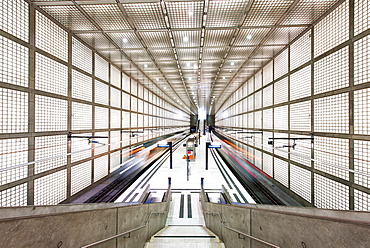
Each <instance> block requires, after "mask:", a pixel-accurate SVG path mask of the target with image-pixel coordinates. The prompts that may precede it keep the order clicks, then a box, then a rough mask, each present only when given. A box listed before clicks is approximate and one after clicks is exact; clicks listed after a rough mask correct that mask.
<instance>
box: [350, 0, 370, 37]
mask: <svg viewBox="0 0 370 248" xmlns="http://www.w3.org/2000/svg"><path fill="white" fill-rule="evenodd" d="M354 2H355V7H354V13H355V14H354V27H355V32H354V33H355V35H358V34H359V33H361V32H363V31H365V30H366V29H369V28H370V2H369V1H368V0H355V1H354Z"/></svg>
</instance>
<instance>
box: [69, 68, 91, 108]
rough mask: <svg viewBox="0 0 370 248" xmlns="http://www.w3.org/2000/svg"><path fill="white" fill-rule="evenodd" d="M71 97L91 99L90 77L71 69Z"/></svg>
mask: <svg viewBox="0 0 370 248" xmlns="http://www.w3.org/2000/svg"><path fill="white" fill-rule="evenodd" d="M72 97H74V98H78V99H82V100H85V101H89V102H91V101H92V79H91V77H89V76H86V75H85V74H82V73H80V72H78V71H76V70H72Z"/></svg>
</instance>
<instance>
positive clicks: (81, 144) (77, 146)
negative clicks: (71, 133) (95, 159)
mask: <svg viewBox="0 0 370 248" xmlns="http://www.w3.org/2000/svg"><path fill="white" fill-rule="evenodd" d="M79 135H81V136H82V135H83V136H91V133H80V134H79ZM88 148H91V145H90V144H88V141H87V140H86V139H77V141H74V142H72V144H71V151H72V152H77V151H82V150H84V151H82V152H79V153H74V154H72V155H71V162H72V163H74V162H76V161H79V160H82V159H86V158H89V157H91V150H86V149H88Z"/></svg>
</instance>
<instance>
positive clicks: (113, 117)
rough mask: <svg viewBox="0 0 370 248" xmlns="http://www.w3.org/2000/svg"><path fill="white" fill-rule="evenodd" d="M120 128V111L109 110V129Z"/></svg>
mask: <svg viewBox="0 0 370 248" xmlns="http://www.w3.org/2000/svg"><path fill="white" fill-rule="evenodd" d="M120 127H121V111H119V110H115V109H111V110H110V128H120Z"/></svg>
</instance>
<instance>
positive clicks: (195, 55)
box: [177, 48, 199, 61]
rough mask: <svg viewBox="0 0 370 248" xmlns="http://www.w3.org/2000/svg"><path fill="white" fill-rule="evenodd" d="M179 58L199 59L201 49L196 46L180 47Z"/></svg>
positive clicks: (178, 50)
mask: <svg viewBox="0 0 370 248" xmlns="http://www.w3.org/2000/svg"><path fill="white" fill-rule="evenodd" d="M177 54H178V57H179V60H180V61H181V60H197V59H199V49H196V48H189V49H187V48H179V49H177Z"/></svg>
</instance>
